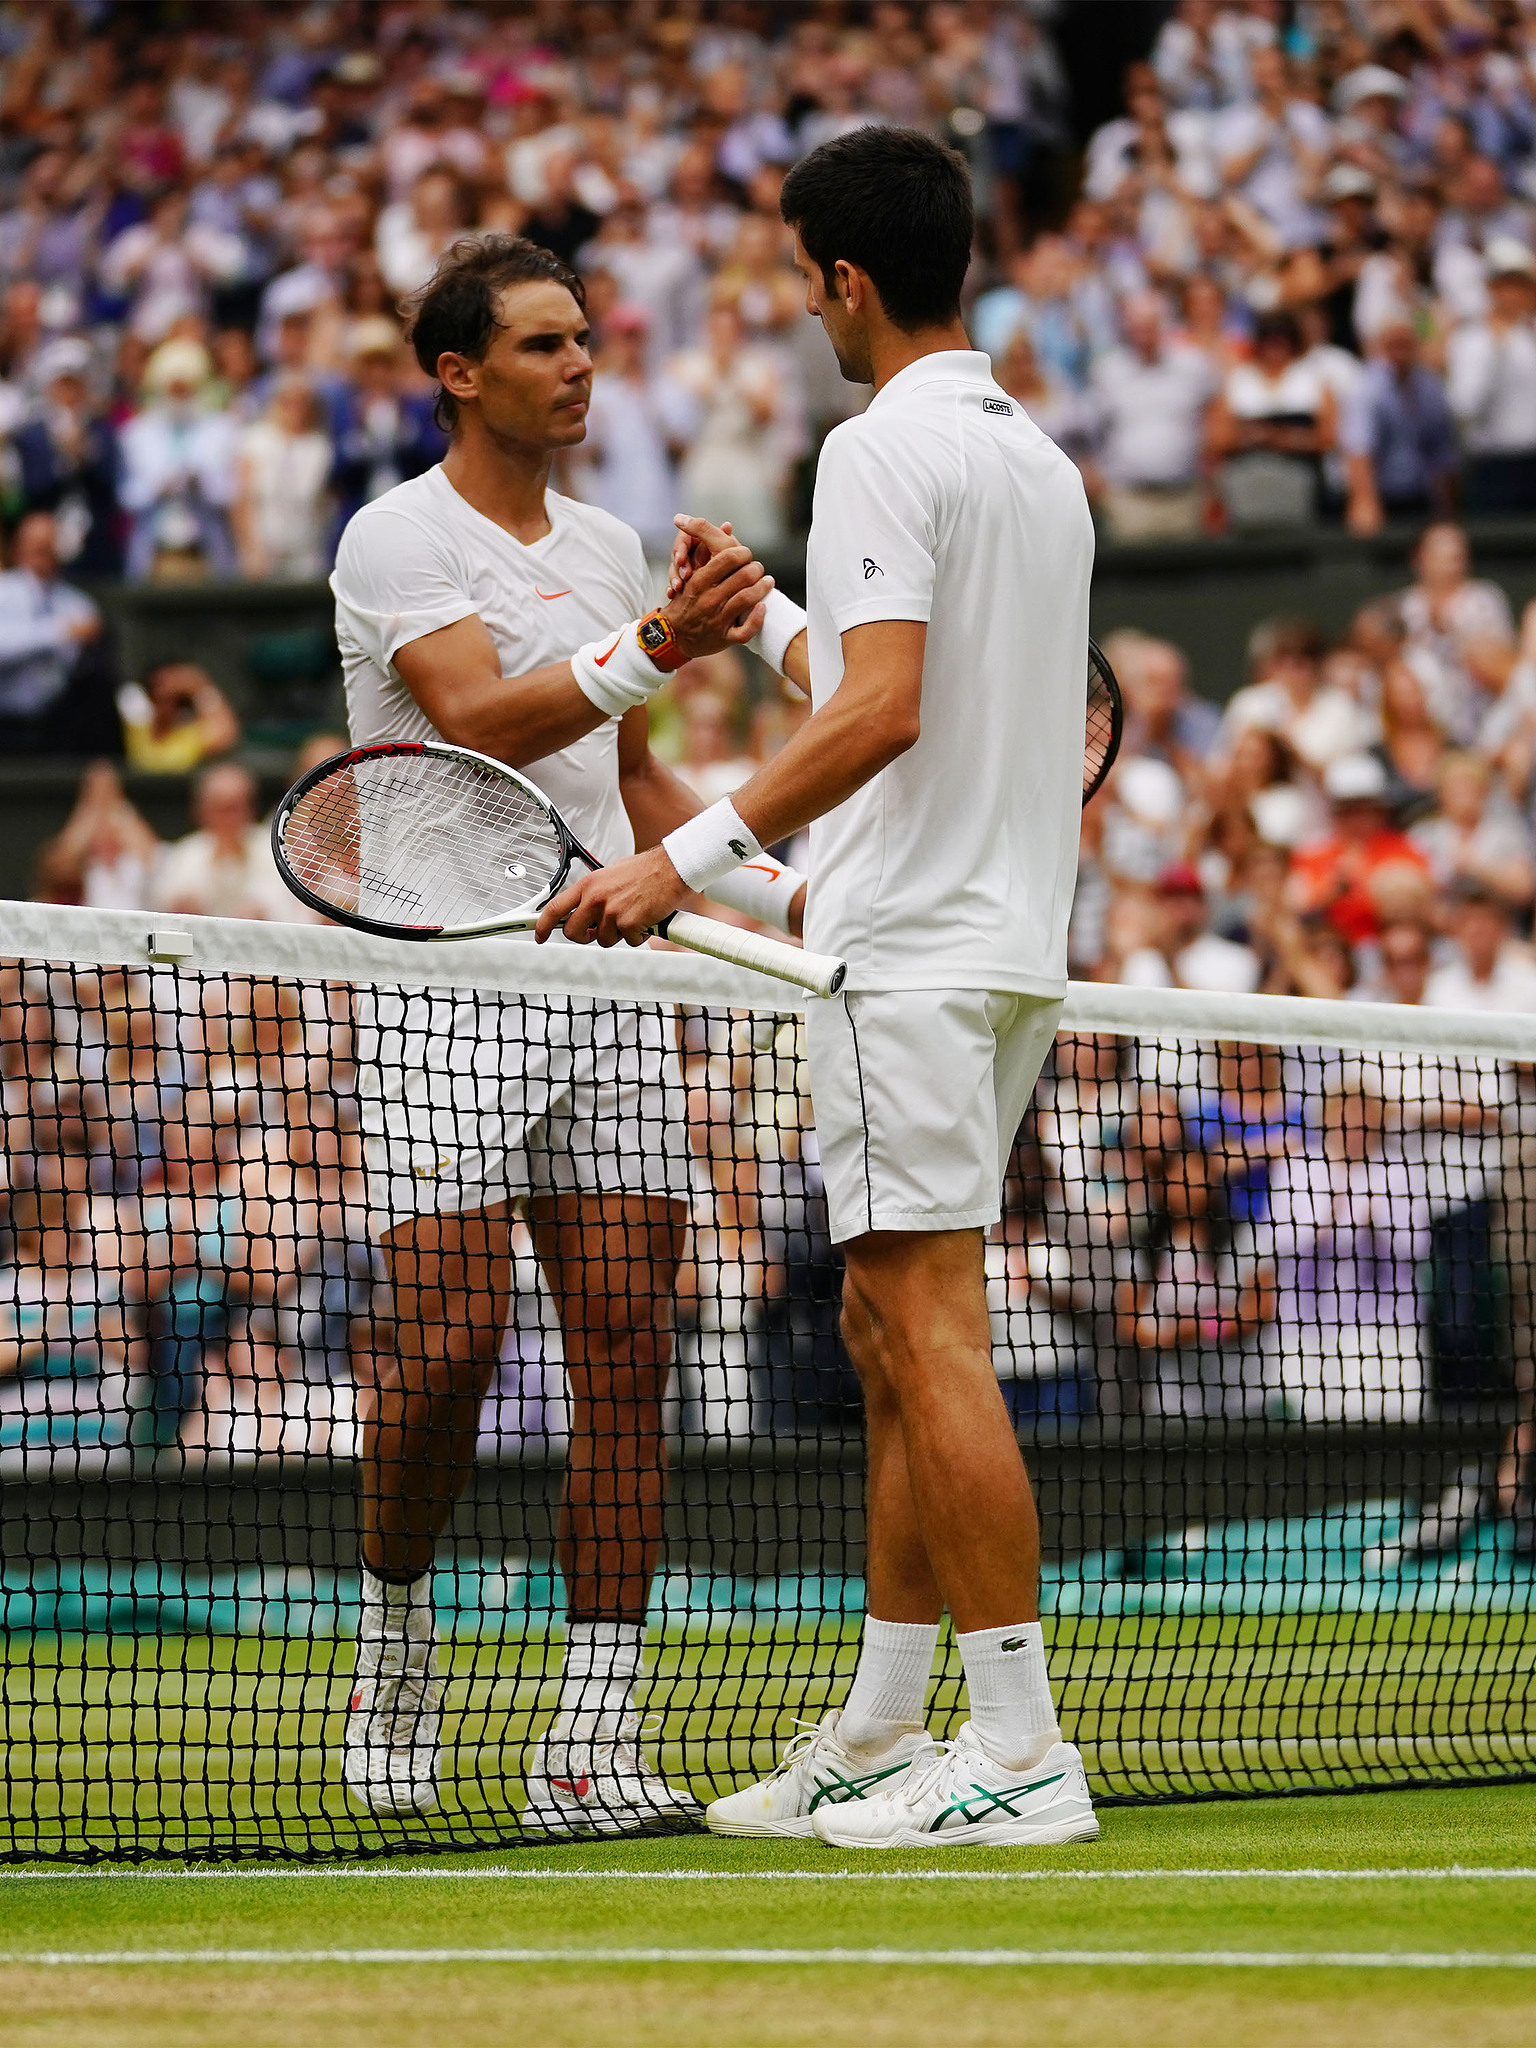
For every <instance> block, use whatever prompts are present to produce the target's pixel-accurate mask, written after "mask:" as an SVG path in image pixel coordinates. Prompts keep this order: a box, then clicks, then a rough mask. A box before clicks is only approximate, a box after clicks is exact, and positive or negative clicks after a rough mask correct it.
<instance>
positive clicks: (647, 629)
mask: <svg viewBox="0 0 1536 2048" xmlns="http://www.w3.org/2000/svg"><path fill="white" fill-rule="evenodd" d="M635 638H636V639H637V640H638V641H639V642H640V651H641V652H642V654H644V655H646V656H647V657H648V658H649V660H650V661H651V663H652V665H653V666H654V667H656V668H659V669H660V670H661V671H662V673H663V674H664V675H671V674H672V672H673V670H674V669H679V668H681V667H682V665H683V663H684V662H685V661H686V660H687V659H688V657H687V655H686V654H684V652H683V650H682V649H681V648H680V647H679V646H678V644H677V635H676V634H675V633H674V632H673V630H672V626H671V622H670V620H668V619H665V618H663V616H662V615H661V613H660V612H659V611H658V612H647V613H646V615H645V617H644V618H643V619H642V620H641V621H640V623H639V625H638V626H636V628H635Z"/></svg>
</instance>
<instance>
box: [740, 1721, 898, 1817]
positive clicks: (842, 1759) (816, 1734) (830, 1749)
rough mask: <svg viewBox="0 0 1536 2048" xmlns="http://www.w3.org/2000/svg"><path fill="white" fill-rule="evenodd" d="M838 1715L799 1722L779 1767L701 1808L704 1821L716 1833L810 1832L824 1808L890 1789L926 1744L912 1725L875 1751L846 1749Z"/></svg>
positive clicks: (866, 1797)
mask: <svg viewBox="0 0 1536 2048" xmlns="http://www.w3.org/2000/svg"><path fill="white" fill-rule="evenodd" d="M841 1720H842V1711H841V1709H835V1710H834V1711H833V1712H832V1713H830V1714H828V1715H826V1716H825V1718H824V1719H822V1720H821V1721H818V1722H814V1723H813V1722H805V1721H802V1722H801V1723H800V1724H799V1725H800V1733H799V1734H798V1735H797V1736H795V1738H794V1739H793V1741H792V1742H791V1743H790V1745H789V1747H788V1748H787V1749H786V1750H785V1752H784V1755H783V1757H782V1759H781V1760H780V1762H779V1764H778V1765H777V1767H776V1768H775V1769H774V1770H772V1771H770V1772H769V1774H768V1776H767V1777H766V1778H763V1779H761V1780H760V1781H759V1782H758V1783H757V1784H756V1785H747V1786H744V1787H743V1789H742V1790H741V1791H740V1792H728V1793H727V1794H726V1795H725V1797H724V1798H723V1799H717V1800H715V1801H714V1802H713V1804H712V1805H710V1806H709V1807H708V1808H706V1810H705V1814H704V1824H705V1826H706V1827H708V1828H709V1829H710V1831H711V1833H713V1834H717V1835H791V1836H800V1837H805V1836H809V1835H812V1834H814V1833H815V1829H814V1828H813V1826H812V1821H813V1820H814V1818H815V1816H816V1814H818V1813H819V1812H821V1811H822V1809H823V1808H825V1807H829V1806H841V1805H845V1804H846V1803H847V1802H848V1801H850V1800H860V1799H868V1798H869V1797H870V1796H871V1795H872V1794H873V1793H875V1792H877V1791H878V1792H885V1791H889V1790H890V1789H891V1788H892V1786H893V1785H894V1784H895V1782H896V1781H897V1780H898V1779H899V1778H902V1777H904V1776H905V1775H906V1773H907V1771H908V1770H909V1769H910V1768H911V1764H912V1759H913V1758H914V1757H915V1756H917V1755H919V1754H921V1753H926V1751H927V1749H928V1747H929V1740H930V1739H929V1737H928V1736H927V1735H925V1734H923V1733H922V1732H921V1731H920V1730H914V1731H913V1732H912V1733H911V1734H909V1735H902V1736H898V1737H897V1739H896V1741H895V1742H894V1743H892V1745H891V1747H890V1748H889V1749H887V1750H883V1751H882V1752H881V1753H880V1754H879V1755H878V1756H870V1755H869V1754H868V1753H867V1752H864V1751H860V1752H855V1751H853V1750H850V1749H845V1748H844V1747H843V1745H842V1743H841V1742H840V1741H839V1740H838V1726H839V1723H840V1722H841Z"/></svg>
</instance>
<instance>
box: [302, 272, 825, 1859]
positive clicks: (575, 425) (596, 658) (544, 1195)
mask: <svg viewBox="0 0 1536 2048" xmlns="http://www.w3.org/2000/svg"><path fill="white" fill-rule="evenodd" d="M412 338H413V341H414V345H415V350H416V355H417V358H418V360H419V361H420V362H421V364H422V367H423V368H424V369H425V370H427V371H428V373H429V374H431V375H435V376H436V377H437V378H438V380H439V382H440V384H441V387H442V393H443V397H442V399H441V400H440V412H443V413H445V414H446V417H445V418H444V424H445V425H447V426H450V427H451V429H452V433H453V442H452V446H451V448H450V450H449V452H448V454H447V456H446V457H445V459H444V461H443V463H442V464H441V466H440V467H438V468H435V469H431V470H428V471H427V472H426V474H425V475H424V476H421V477H417V478H415V479H413V480H412V481H411V482H408V483H404V484H401V485H399V486H397V488H396V489H394V490H392V491H388V492H386V493H385V494H384V495H383V496H382V497H380V498H378V499H376V500H375V501H374V502H373V503H372V504H370V505H368V506H366V507H365V508H364V509H363V510H362V511H361V512H359V513H358V514H357V515H356V517H355V518H354V519H353V520H352V521H351V523H350V524H349V526H348V527H347V530H346V532H345V533H344V534H343V536H342V540H341V545H340V548H339V549H338V552H337V558H336V573H335V575H334V577H333V578H332V589H333V591H334V592H335V596H336V630H337V637H338V640H339V643H340V646H341V651H342V657H343V662H344V665H345V670H346V683H347V703H348V716H349V721H350V726H351V735H352V739H353V742H354V744H356V745H365V744H367V743H370V742H373V741H382V740H399V739H407V740H410V739H433V738H438V737H441V738H443V739H446V740H449V741H452V742H454V743H455V744H458V745H461V746H467V747H473V748H476V749H478V750H480V751H481V752H484V753H487V754H492V755H495V756H496V757H497V759H499V760H503V761H507V762H509V763H511V764H512V765H514V766H515V767H518V768H521V769H523V770H524V771H525V772H526V773H527V774H528V775H530V776H531V777H532V778H533V780H534V781H535V782H537V783H538V784H539V786H540V788H542V789H543V790H544V791H545V792H546V793H547V794H548V795H549V797H550V798H551V799H552V800H553V801H554V802H555V804H556V805H557V806H558V807H559V809H560V810H561V811H562V812H563V813H564V814H565V816H566V817H567V818H568V819H569V820H570V822H571V825H572V827H573V828H574V830H575V831H576V833H577V834H578V835H579V837H580V838H581V839H582V841H583V842H584V843H585V844H586V845H587V846H588V847H590V848H591V849H592V851H593V852H594V853H595V854H596V855H597V856H598V857H599V858H601V859H605V860H608V859H614V858H616V857H619V856H622V855H625V854H628V853H630V852H631V851H632V850H633V849H634V848H635V847H636V846H637V845H639V846H652V845H654V844H655V843H656V842H657V841H658V840H659V839H660V838H661V836H662V834H663V833H665V832H667V831H669V830H670V829H672V828H673V827H674V826H676V825H678V824H680V823H682V822H683V821H684V820H686V819H687V818H689V817H691V816H693V815H694V814H695V813H696V812H697V811H698V810H699V809H700V804H699V801H698V799H697V798H696V797H695V796H694V795H693V793H692V792H691V791H690V790H688V789H687V788H686V787H685V786H684V785H683V784H682V783H680V782H678V781H677V780H676V779H675V778H674V777H673V776H672V775H671V774H670V772H669V771H668V770H667V769H665V768H664V767H662V766H661V764H660V763H658V762H657V761H655V760H654V759H653V758H652V756H651V753H650V749H649V745H648V742H647V738H646V712H645V705H646V701H647V699H648V698H649V697H650V696H651V694H652V693H653V692H654V691H655V690H656V689H657V688H659V687H660V685H661V684H662V683H663V682H664V681H665V680H666V676H667V674H668V673H669V672H670V670H671V669H672V668H674V667H676V666H677V665H678V663H679V662H680V661H681V660H683V659H685V658H688V657H690V656H692V655H695V654H703V653H710V652H714V651H716V650H718V649H719V648H722V647H724V646H726V645H727V644H730V643H732V642H740V641H744V640H747V639H749V638H750V637H751V635H752V634H754V633H755V632H756V631H757V629H758V627H759V625H760V623H761V619H762V601H763V599H764V598H765V597H766V596H767V594H768V592H769V590H770V589H771V587H772V586H771V580H770V579H768V578H765V577H764V575H763V572H762V569H761V567H760V565H759V564H758V563H756V562H754V561H753V560H752V558H751V556H750V554H749V552H748V550H747V549H746V548H744V547H731V548H728V549H726V550H724V551H722V552H720V553H717V554H716V555H715V556H714V558H713V559H712V561H711V562H710V564H709V566H708V568H707V569H705V570H702V571H701V572H700V573H699V575H698V576H696V577H694V578H692V579H691V580H690V582H689V584H688V587H687V588H686V589H685V590H683V591H681V592H680V593H679V594H678V596H677V597H676V598H675V599H674V601H673V602H671V603H669V604H668V605H666V606H665V607H664V608H663V609H662V610H660V611H656V612H651V611H649V608H648V601H647V596H646V571H645V562H644V557H643V554H642V550H641V546H640V542H639V539H638V537H637V536H636V535H635V534H634V533H633V532H632V531H631V530H630V529H629V528H628V527H626V526H624V525H623V524H622V523H621V522H620V521H619V520H617V519H615V518H613V517H612V516H611V515H610V514H608V513H607V512H603V511H599V510H598V509H596V508H595V507H592V506H587V505H581V504H577V503H574V502H572V501H571V500H569V499H566V498H562V497H560V496H558V495H557V494H556V493H554V492H553V491H551V490H549V488H548V480H549V470H550V464H551V462H552V460H553V458H554V455H555V453H556V452H557V451H558V450H559V449H561V448H566V447H571V446H573V445H574V444H576V443H578V442H579V441H580V440H581V438H582V435H583V434H584V433H585V431H586V425H585V422H586V411H587V400H588V397H589V395H590V391H591V379H592V362H591V357H590V355H589V354H588V350H587V320H586V314H585V311H584V310H583V303H582V290H581V285H580V282H579V280H578V279H577V278H576V277H574V276H573V275H572V273H571V272H570V271H569V270H567V269H566V268H565V267H564V265H562V264H561V263H559V262H558V261H557V260H556V259H555V258H554V257H553V256H551V255H550V254H549V252H548V251H547V250H543V249H539V248H536V247H535V246H534V245H533V244H532V243H529V242H526V241H522V240H518V239H515V238H514V237H512V236H508V235H500V236H488V237H486V238H484V239H479V240H473V241H466V242H461V243H459V244H457V245H456V246H455V247H454V248H453V249H451V250H450V251H449V252H448V254H447V256H445V257H444V259H443V261H442V262H441V263H440V265H439V266H438V269H437V272H436V274H435V275H434V277H433V279H432V281H431V283H430V284H429V285H428V286H427V287H426V288H425V289H424V291H423V292H422V293H421V294H420V295H419V297H418V300H417V303H416V307H415V316H414V325H413V335H412ZM799 887H800V878H799V877H798V876H796V875H795V874H794V873H793V871H791V870H787V869H783V868H781V867H779V866H778V864H777V863H774V862H772V861H765V862H762V863H754V864H753V871H752V872H751V873H749V874H745V875H742V876H738V877H736V878H735V879H734V881H727V883H726V884H725V885H724V888H723V889H722V890H719V891H717V892H716V893H718V894H721V895H722V896H723V898H724V900H727V901H731V902H734V903H735V904H736V905H737V907H738V908H740V909H743V910H746V911H748V912H749V913H750V914H752V915H755V916H757V917H759V918H762V919H765V920H768V921H772V922H777V923H778V924H780V925H781V926H784V927H786V928H787V927H788V926H789V925H790V924H791V923H795V924H798V914H799V908H800V896H799ZM357 1054H358V1068H359V1084H360V1092H361V1094H362V1098H363V1109H364V1134H365V1146H366V1158H367V1166H368V1175H369V1197H370V1206H371V1208H372V1209H373V1210H374V1211H375V1213H376V1214H377V1215H378V1218H379V1226H378V1227H379V1231H380V1243H381V1248H382V1251H383V1256H384V1259H385V1262H386V1264H387V1267H388V1272H389V1278H390V1282H391V1288H392V1297H393V1344H392V1345H391V1343H390V1342H389V1341H388V1340H387V1339H385V1340H383V1341H376V1345H375V1358H374V1386H373V1389H372V1400H371V1403H370V1404H369V1405H370V1411H371V1412H370V1413H369V1417H368V1419H367V1420H366V1422H365V1425H364V1437H363V1457H362V1470H363V1488H362V1494H363V1498H362V1562H363V1612H362V1625H361V1629H360V1632H359V1640H358V1654H357V1666H356V1677H355V1679H354V1682H353V1688H352V1695H351V1701H350V1707H349V1713H348V1718H347V1727H346V1736H345V1746H344V1751H343V1759H342V1767H343V1775H344V1778H345V1781H346V1784H347V1786H348V1788H349V1790H350V1791H351V1792H352V1794H353V1796H354V1797H355V1798H357V1799H358V1800H359V1801H361V1802H362V1803H363V1804H364V1805H366V1806H367V1807H369V1808H370V1809H371V1810H372V1811H374V1812H376V1813H386V1814H388V1813H404V1812H411V1811H420V1810H423V1809H426V1808H430V1807H431V1806H433V1805H434V1804H435V1803H436V1799H437V1775H438V1753H439V1704H440V1696H441V1681H440V1679H439V1678H438V1675H437V1667H436V1657H437V1650H436V1630H435V1627H434V1623H433V1617H432V1599H431V1569H432V1558H433V1551H434V1548H435V1545H436V1541H437V1538H438V1536H439V1535H440V1534H441V1533H442V1531H443V1529H444V1528H445V1527H446V1525H447V1522H448V1518H449V1516H450V1514H451V1512H452V1509H453V1504H454V1502H455V1500H457V1498H458V1497H459V1495H460V1494H461V1492H462V1491H463V1489H464V1486H465V1483H466V1482H467V1480H468V1478H469V1476H470V1473H471V1472H472V1470H473V1466H474V1454H475V1440H476V1433H477V1422H478V1417H479V1412H480V1405H481V1402H482V1400H483V1398H484V1395H485V1392H486V1388H487V1386H488V1385H489V1383H490V1380H491V1377H492V1375H493V1373H494V1372H495V1370H496V1364H497V1353H498V1348H499V1341H500V1337H501V1332H502V1329H503V1327H504V1325H505V1322H506V1318H507V1312H508V1294H509V1287H510V1250H511V1231H512V1222H513V1215H514V1209H515V1207H516V1206H517V1205H522V1206H523V1208H524V1212H525V1214H526V1216H527V1219H528V1223H529V1227H530V1229H531V1231H532V1235H533V1243H534V1249H535V1251H536V1252H537V1255H538V1258H539V1261H540V1264H541V1266H542V1268H543V1272H544V1276H545V1280H546V1282H547V1284H548V1286H549V1289H550V1292H551V1294H552V1295H553V1298H554V1302H555V1306H556V1309H557V1311H558V1313H559V1317H560V1324H561V1329H562V1332H563V1335H564V1352H565V1366H566V1377H567V1385H568V1391H569V1396H570V1407H571V1433H570V1449H569V1453H568V1456H567V1462H566V1473H565V1481H564V1498H563V1501H562V1505H561V1520H560V1528H559V1554H560V1563H561V1568H562V1571H563V1573H564V1577H565V1582H566V1591H567V1598H568V1603H569V1609H568V1619H567V1626H566V1638H565V1649H564V1666H563V1674H562V1682H561V1692H560V1706H559V1711H558V1713H557V1715H556V1718H555V1721H554V1723H553V1725H552V1726H551V1728H550V1729H549V1730H548V1731H547V1733H546V1735H545V1736H544V1737H543V1738H542V1739H541V1740H540V1741H539V1742H538V1744H537V1745H536V1746H535V1750H534V1753H533V1755H532V1757H531V1758H530V1760H529V1764H528V1769H527V1774H526V1775H527V1789H528V1799H527V1806H526V1809H525V1819H526V1820H527V1821H528V1822H529V1823H530V1824H532V1825H538V1826H542V1827H546V1828H550V1829H554V1830H566V1831H571V1832H580V1833H585V1832H598V1833H624V1832H628V1831H631V1830H633V1829H636V1828H648V1829H654V1828H655V1827H656V1826H658V1825H663V1826H665V1825H666V1824H668V1823H669V1822H670V1823H675V1824H683V1825H687V1824H690V1823H696V1822H697V1819H698V1817H699V1807H698V1804H697V1802H696V1801H695V1800H694V1799H693V1798H692V1796H691V1795H690V1794H688V1793H686V1792H684V1791H681V1790H678V1789H676V1788H673V1787H671V1786H668V1785H667V1784H666V1783H665V1782H664V1781H663V1780H662V1779H661V1778H660V1777H659V1776H658V1775H657V1773H656V1772H655V1771H654V1770H653V1769H652V1768H651V1766H650V1765H649V1763H648V1762H647V1760H646V1758H645V1756H644V1754H643V1753H642V1751H641V1748H640V1743H639V1719H638V1715H637V1713H636V1711H635V1691H636V1684H637V1681H638V1678H639V1675H640V1662H641V1647H642V1643H643V1640H644V1633H645V1614H646V1605H647V1598H648V1594H649V1589H650V1581H651V1576H652V1574H653V1572H654V1569H655V1566H656V1562H657V1558H658V1556H659V1554H660V1548H661V1533H662V1531H661V1517H662V1500H663V1491H664V1474H663V1462H664V1453H663V1438H662V1428H661V1402H662V1395H663V1391H664V1388H665V1384H666V1377H667V1371H668V1367H669V1363H670V1356H671V1322H672V1313H671V1305H672V1286H673V1275H674V1272H675V1269H676V1264H677V1260H678V1257H679V1254H680V1251H681V1248H682V1240H683V1232H684V1228H685V1224H686V1217H687V1210H686V1206H685V1203H686V1198H687V1196H688V1194H689V1190H690V1179H689V1162H688V1144H687V1136H686V1114H685V1104H684V1100H683V1096H682V1091H681V1080H680V1076H679V1074H678V1071H677V1061H676V1054H675V1050H674V1047H673V1039H672V1030H671V1020H670V1017H669V1016H664V1015H663V1014H662V1013H661V1012H660V1011H658V1010H654V1009H653V1010H645V1009H643V1008H641V1007H639V1006H634V1005H622V1004H599V1003H586V1004H583V1003H580V1002H549V1003H545V1004H541V1003H539V1002H536V1001H533V1000H531V999H530V1000H527V1001H525V1002H523V1003H520V1004H515V1005H514V1004H508V1005H506V1006H505V1007H501V1006H498V1005H497V1004H496V1003H494V1002H490V1003H485V1004H482V1003H480V1002H478V1001H477V1000H476V999H475V998H474V997H473V996H472V995H468V994H465V995H456V994H442V995H428V994H425V993H423V994H418V995H412V996H408V997H402V996H401V995H399V994H395V995H390V994H389V993H388V992H384V991H381V992H375V991H370V990H368V989H366V988H364V989H360V990H359V992H358V1047H357Z"/></svg>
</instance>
